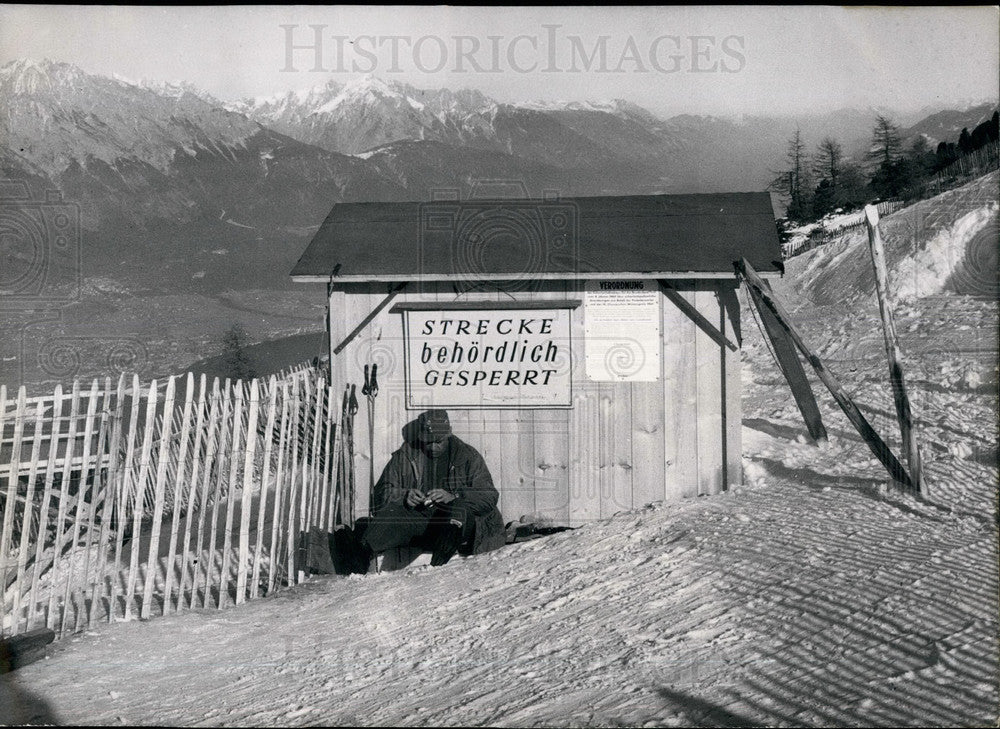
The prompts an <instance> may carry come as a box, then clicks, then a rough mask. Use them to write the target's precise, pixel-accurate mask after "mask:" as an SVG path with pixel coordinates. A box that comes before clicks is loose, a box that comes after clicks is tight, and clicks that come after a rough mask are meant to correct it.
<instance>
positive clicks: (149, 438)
mask: <svg viewBox="0 0 1000 729" xmlns="http://www.w3.org/2000/svg"><path fill="white" fill-rule="evenodd" d="M156 396H157V390H156V380H153V381H152V382H150V384H149V394H148V395H147V397H146V421H145V423H144V426H143V436H142V452H141V454H140V456H139V475H138V477H137V478H136V479H135V484H134V486H135V488H134V489H133V500H132V536H131V539H130V542H131V543H130V545H129V569H128V584H127V588H126V595H125V620H131V619H132V609H133V606H132V600H133V598H134V596H135V583H136V580H137V579H138V576H139V547H140V546H141V542H142V539H141V534H142V516H143V512H144V510H145V501H146V499H145V497H146V481H147V480H148V479H149V467H150V463H149V461H150V456H151V454H152V451H153V438H154V425H155V423H156ZM152 548H153V546H152V544H150V549H152ZM140 607H141V606H140Z"/></svg>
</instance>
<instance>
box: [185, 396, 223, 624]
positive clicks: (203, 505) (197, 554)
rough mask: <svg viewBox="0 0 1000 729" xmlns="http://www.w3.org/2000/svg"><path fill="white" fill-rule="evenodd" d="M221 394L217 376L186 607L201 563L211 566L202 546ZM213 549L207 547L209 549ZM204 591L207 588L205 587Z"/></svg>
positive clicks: (194, 596) (194, 594)
mask: <svg viewBox="0 0 1000 729" xmlns="http://www.w3.org/2000/svg"><path fill="white" fill-rule="evenodd" d="M221 398H222V394H221V393H220V391H219V378H218V377H216V378H215V379H214V380H213V381H212V399H211V407H210V410H209V417H208V426H207V430H208V443H207V445H206V450H205V472H204V474H203V475H202V480H201V499H200V500H199V502H198V529H197V539H196V545H195V551H194V560H193V561H194V564H193V566H192V570H191V573H192V574H191V601H190V602H189V603H188V607H191V608H193V607H194V605H195V600H196V599H197V597H198V585H199V584H200V583H201V566H202V565H201V564H200V563H203V564H204V567H205V569H206V570H208V569H210V567H211V559H208V560H206V559H203V557H204V552H205V550H204V549H203V546H204V544H205V517H206V516H207V514H206V512H207V511H208V487H209V484H210V482H211V480H212V466H213V463H214V460H215V453H216V432H217V430H218V431H219V435H220V437H221V429H222V425H221V421H222V418H221V417H220V416H219V407H220V403H221ZM212 549H214V548H213V547H210V548H209V551H210V552H211V550H212ZM205 589H206V591H207V590H208V588H207V587H206V588H205ZM207 600H208V598H207V597H205V596H203V599H202V607H205V606H206V604H207Z"/></svg>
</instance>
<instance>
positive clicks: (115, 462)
mask: <svg viewBox="0 0 1000 729" xmlns="http://www.w3.org/2000/svg"><path fill="white" fill-rule="evenodd" d="M124 411H125V373H124V372H122V373H121V374H120V375H118V388H117V390H116V391H115V411H114V413H113V414H112V415H111V434H110V442H109V443H108V444H107V450H108V467H107V470H106V471H105V476H104V478H103V480H102V485H103V486H104V508H103V511H102V512H101V537H100V539H101V548H100V549H99V550H98V552H97V565H98V569H97V571H96V575H95V577H96V579H97V582H98V583H99V584H100V595H101V600H103V599H104V596H105V595H106V594H109V592H110V590H109V591H108V592H105V589H106V588H105V584H104V579H105V576H106V575H107V574H108V572H109V570H108V553H109V552H110V544H109V542H110V540H111V539H113V538H114V535H113V534H112V533H111V522H112V520H113V519H115V518H118V519H119V520H120V518H121V515H120V513H118V512H119V509H120V508H121V505H120V503H119V501H118V497H119V493H118V466H119V462H120V453H119V451H120V446H121V437H122V425H123V424H122V415H123V414H124ZM101 453H102V454H103V450H101ZM117 579H118V573H117V572H112V573H111V580H112V582H114V581H116V580H117ZM91 593H92V594H93V595H94V598H93V602H91V604H90V615H89V616H88V621H87V626H88V627H90V626H92V625H93V623H94V611H95V609H96V607H97V602H98V599H97V594H98V592H97V586H96V585H95V586H94V588H93V589H92V590H91ZM112 609H113V601H111V600H109V601H108V617H109V618H110V617H111V614H112Z"/></svg>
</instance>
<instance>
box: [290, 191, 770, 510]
mask: <svg viewBox="0 0 1000 729" xmlns="http://www.w3.org/2000/svg"><path fill="white" fill-rule="evenodd" d="M742 258H745V259H746V260H747V261H748V262H749V263H751V264H752V265H753V267H754V268H755V269H756V270H757V271H760V272H762V273H764V274H765V275H766V274H768V273H773V272H775V270H776V264H775V262H776V261H779V260H780V248H779V242H778V237H777V232H776V228H775V221H774V215H773V212H772V208H771V201H770V196H769V195H768V194H767V193H733V194H706V195H650V196H629V197H589V198H575V199H562V200H555V201H553V200H493V201H490V200H470V201H463V202H460V201H453V202H430V203H347V204H338V205H336V206H334V208H333V210H332V211H331V212H330V214H329V216H328V217H327V219H326V220H325V222H324V223H323V225H322V226H321V227H320V229H319V231H318V232H317V234H316V236H315V237H314V238H313V240H312V242H311V243H310V245H309V247H308V248H307V249H306V251H305V252H304V254H303V255H302V257H301V258H300V260H299V262H298V264H297V265H296V266H295V269H294V270H293V271H292V277H293V278H294V280H296V281H302V282H322V283H326V284H328V290H329V329H330V361H331V380H332V382H333V383H335V384H338V385H339V386H343V384H344V383H357V385H358V390H359V391H360V389H361V383H362V382H363V381H364V369H365V366H366V365H368V366H371V365H377V371H378V383H379V392H378V396H377V397H376V398H375V400H374V415H373V419H372V423H371V425H373V432H374V436H373V438H372V439H371V442H369V438H368V437H364V436H367V435H368V433H369V425H370V423H369V420H368V419H369V413H368V409H367V408H365V407H362V408H361V409H360V411H359V412H358V414H357V419H356V421H355V426H354V433H355V434H356V436H355V443H354V453H355V458H356V459H357V463H356V466H355V472H356V473H357V474H364V475H365V476H367V474H368V473H369V464H368V463H366V461H368V460H369V459H373V463H372V464H371V465H373V466H374V473H375V476H376V478H377V476H378V474H379V473H380V472H381V470H382V468H383V466H384V465H385V463H386V462H387V461H388V458H389V456H390V454H391V453H392V451H394V450H395V449H396V448H398V447H399V446H400V444H401V443H402V438H403V434H402V433H403V428H404V426H405V425H406V424H407V423H408V422H410V421H412V420H413V419H414V418H416V416H417V415H418V414H419V412H421V411H423V410H426V409H429V408H445V409H447V410H448V412H449V415H450V417H451V421H452V427H453V430H454V432H455V434H456V435H458V436H459V437H460V438H462V439H463V440H465V441H467V442H468V443H470V444H471V445H472V446H474V447H475V448H476V449H477V450H479V452H480V453H482V454H483V457H484V458H485V460H486V463H487V465H488V466H489V468H490V471H491V473H492V475H493V479H494V481H495V483H496V485H497V488H498V489H499V491H500V495H501V496H500V504H499V506H500V510H501V512H502V514H503V516H504V519H505V520H506V521H510V520H514V519H518V518H519V517H521V516H523V515H536V516H542V517H546V518H547V519H549V520H551V521H552V522H554V523H555V524H565V525H570V526H572V525H578V524H581V523H584V522H587V521H590V520H594V519H598V518H602V517H607V516H610V515H612V514H613V513H615V512H617V511H621V510H625V509H631V508H635V507H641V506H642V505H644V504H646V503H649V502H651V501H658V500H669V499H676V498H680V497H684V496H694V495H698V494H711V493H717V492H719V491H721V490H724V489H726V488H727V487H728V486H731V485H733V484H739V483H740V482H741V481H742V467H741V449H740V427H741V423H740V421H741V412H740V352H739V345H740V341H741V334H740V321H739V304H738V301H737V297H736V287H737V279H736V275H735V271H734V262H736V261H738V260H740V259H742ZM359 399H360V398H359ZM359 434H364V436H362V437H359ZM365 480H366V479H363V478H362V479H359V482H358V488H357V503H356V505H355V506H356V509H357V510H358V511H359V512H362V513H363V512H365V511H367V507H368V498H369V496H368V484H366V483H364V481H365Z"/></svg>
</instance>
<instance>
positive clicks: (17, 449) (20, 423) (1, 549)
mask: <svg viewBox="0 0 1000 729" xmlns="http://www.w3.org/2000/svg"><path fill="white" fill-rule="evenodd" d="M26 397H27V393H26V392H25V389H24V385H21V388H20V389H19V390H18V392H17V404H16V405H15V406H14V407H15V410H14V441H13V443H12V444H11V452H10V471H9V472H8V476H7V496H6V499H7V500H6V501H5V502H4V504H5V506H4V513H3V528H2V529H0V635H3V622H2V620H3V615H4V614H6V612H7V562H8V559H9V552H10V549H9V545H10V543H11V537H12V536H13V532H14V506H15V504H16V503H17V482H18V466H19V465H20V460H21V439H22V437H23V432H24V415H25V412H26V410H27V406H26V404H25V402H24V401H25V399H26ZM6 409H7V403H6V401H5V398H0V412H2V411H3V410H6ZM2 436H3V421H2V420H0V438H2ZM24 511H25V514H28V513H29V512H28V505H27V504H25V510H24ZM16 588H17V585H15V589H16ZM13 617H14V627H13V633H11V635H13V634H14V633H17V615H16V614H15V615H14V616H13Z"/></svg>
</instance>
